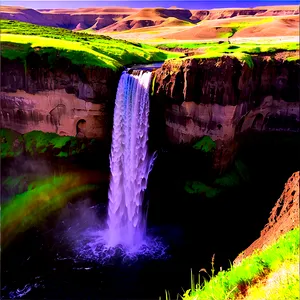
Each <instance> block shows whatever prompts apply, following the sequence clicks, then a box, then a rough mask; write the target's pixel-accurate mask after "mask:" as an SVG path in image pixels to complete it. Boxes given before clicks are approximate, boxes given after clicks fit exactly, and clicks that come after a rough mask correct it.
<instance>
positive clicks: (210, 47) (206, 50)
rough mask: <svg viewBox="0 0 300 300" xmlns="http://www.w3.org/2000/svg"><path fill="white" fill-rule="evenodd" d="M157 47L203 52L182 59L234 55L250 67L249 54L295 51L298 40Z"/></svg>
mask: <svg viewBox="0 0 300 300" xmlns="http://www.w3.org/2000/svg"><path fill="white" fill-rule="evenodd" d="M157 47H158V48H162V49H174V48H178V49H182V50H184V49H189V50H192V49H193V50H196V51H199V52H203V54H196V55H194V56H188V57H185V58H183V59H191V58H203V59H205V58H219V57H222V56H224V55H229V56H232V57H236V58H237V59H239V60H240V61H242V62H244V63H246V64H247V65H248V66H249V67H250V68H252V67H253V65H254V64H253V60H252V57H251V55H256V54H260V53H268V54H275V53H277V52H282V51H297V50H299V43H298V42H290V43H273V44H270V43H265V44H263V43H260V44H258V43H256V44H255V43H233V42H231V43H229V42H223V43H218V42H210V43H191V42H186V43H185V42H182V43H180V44H179V43H168V44H158V45H157ZM298 59H299V57H298V56H291V57H289V58H287V60H288V61H292V60H298Z"/></svg>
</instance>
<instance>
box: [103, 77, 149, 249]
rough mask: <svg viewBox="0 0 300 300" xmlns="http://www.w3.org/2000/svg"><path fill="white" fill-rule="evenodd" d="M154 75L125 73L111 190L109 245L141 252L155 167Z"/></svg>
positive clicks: (112, 157)
mask: <svg viewBox="0 0 300 300" xmlns="http://www.w3.org/2000/svg"><path fill="white" fill-rule="evenodd" d="M151 76H152V74H151V72H143V71H135V72H134V74H129V73H127V72H123V74H122V76H121V78H120V81H119V85H118V90H117V96H116V102H115V110H114V123H113V136H112V147H111V155H110V169H111V179H110V187H109V207H108V232H107V238H106V241H107V245H108V246H110V247H114V246H117V245H119V244H121V245H123V246H125V247H126V248H130V249H138V248H139V247H141V245H143V243H144V242H145V234H146V216H145V213H143V209H142V204H143V196H144V191H145V189H146V187H147V179H148V175H149V172H150V170H151V166H152V162H153V159H152V156H151V155H149V153H148V147H147V141H148V128H149V123H148V116H149V88H150V84H151Z"/></svg>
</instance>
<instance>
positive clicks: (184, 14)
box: [102, 8, 192, 32]
mask: <svg viewBox="0 0 300 300" xmlns="http://www.w3.org/2000/svg"><path fill="white" fill-rule="evenodd" d="M191 16H192V14H191V12H190V11H189V10H186V9H166V8H144V9H141V10H140V11H138V12H137V13H135V14H132V15H130V16H128V17H126V18H124V19H122V20H120V21H119V22H117V23H115V24H113V25H111V26H108V27H106V28H104V29H103V30H102V32H112V31H123V30H130V29H137V28H143V27H149V26H156V25H160V24H162V23H163V22H165V21H167V20H168V19H169V18H173V23H174V24H175V23H176V22H177V21H176V20H178V21H179V22H180V21H190V20H189V18H190V17H191ZM174 19H176V20H174ZM174 24H173V25H170V26H174ZM177 24H178V23H177ZM181 25H182V23H181ZM177 26H178V25H177Z"/></svg>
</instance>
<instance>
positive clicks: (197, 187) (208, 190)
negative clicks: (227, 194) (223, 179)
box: [184, 181, 222, 198]
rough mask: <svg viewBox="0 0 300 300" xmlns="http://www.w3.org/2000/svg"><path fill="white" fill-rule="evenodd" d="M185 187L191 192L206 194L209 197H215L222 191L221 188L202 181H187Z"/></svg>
mask: <svg viewBox="0 0 300 300" xmlns="http://www.w3.org/2000/svg"><path fill="white" fill-rule="evenodd" d="M184 189H185V191H186V192H187V193H189V194H205V196H206V197H207V198H214V197H216V196H217V195H219V194H220V193H221V191H222V190H221V189H219V188H216V187H211V186H209V185H207V184H205V183H203V182H201V181H187V182H186V184H185V186H184Z"/></svg>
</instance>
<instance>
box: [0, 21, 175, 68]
mask: <svg viewBox="0 0 300 300" xmlns="http://www.w3.org/2000/svg"><path fill="white" fill-rule="evenodd" d="M0 26H1V46H2V49H1V55H2V56H3V57H5V58H8V59H16V58H20V59H22V60H23V61H25V59H26V57H27V56H28V55H29V54H30V53H32V52H35V53H37V54H39V55H43V54H46V55H47V56H48V62H49V63H50V64H53V63H54V62H55V61H56V60H57V58H59V57H65V58H67V59H69V60H70V61H71V62H72V63H73V64H75V65H87V66H98V67H103V68H110V69H113V70H116V69H118V68H120V67H121V66H123V65H128V64H133V63H147V62H154V61H163V60H165V59H168V58H172V57H173V58H175V57H179V56H180V54H179V53H171V52H166V51H162V50H159V49H157V48H155V47H153V46H149V45H143V44H140V43H131V42H127V41H124V40H116V39H112V38H110V37H105V36H100V35H90V34H87V33H80V32H72V31H69V30H66V29H61V28H54V27H48V26H38V25H34V24H29V23H25V22H18V21H9V20H1V21H0Z"/></svg>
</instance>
